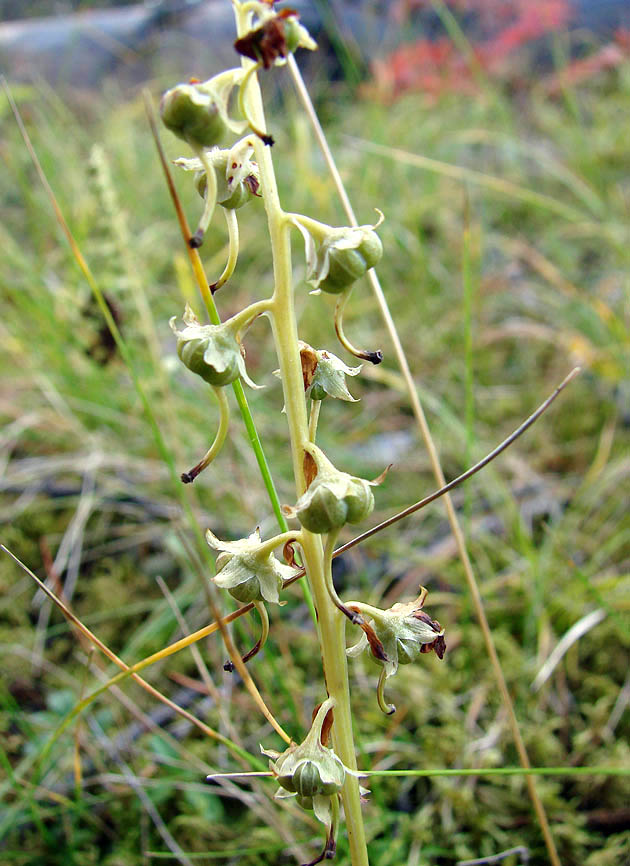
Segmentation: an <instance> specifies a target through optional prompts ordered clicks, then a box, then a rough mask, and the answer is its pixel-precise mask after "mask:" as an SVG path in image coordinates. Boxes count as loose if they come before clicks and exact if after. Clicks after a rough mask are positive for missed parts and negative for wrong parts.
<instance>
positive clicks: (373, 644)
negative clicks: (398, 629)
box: [349, 607, 388, 662]
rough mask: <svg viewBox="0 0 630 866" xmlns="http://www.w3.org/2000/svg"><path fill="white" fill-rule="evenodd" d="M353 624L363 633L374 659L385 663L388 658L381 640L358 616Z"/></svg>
mask: <svg viewBox="0 0 630 866" xmlns="http://www.w3.org/2000/svg"><path fill="white" fill-rule="evenodd" d="M349 610H352V611H356V608H353V607H350V608H349ZM357 613H358V611H357ZM354 624H355V625H358V626H359V628H361V629H362V630H363V631H364V632H365V636H366V638H367V640H368V643H369V645H370V650H371V652H372V655H373V656H374V658H375V659H378V660H379V661H381V662H386V661H387V660H388V658H387V653H386V652H385V647H384V646H383V644H382V642H381V640H380V639H379V638H378V636H377V634H376V632H375V631H374V629H373V628H372V626H371V625H370V624H369V623H368V622H366V621H365V620H364V619H363V617H362V616H360V615H359V617H358V618H357V619H355V621H354Z"/></svg>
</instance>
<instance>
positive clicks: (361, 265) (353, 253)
mask: <svg viewBox="0 0 630 866" xmlns="http://www.w3.org/2000/svg"><path fill="white" fill-rule="evenodd" d="M356 231H359V230H356ZM327 245H328V249H327V250H326V246H327ZM326 254H327V255H328V274H327V275H326V277H324V279H323V280H321V281H320V282H319V283H318V288H320V289H321V290H322V291H323V292H328V293H329V294H332V295H338V294H339V293H340V292H343V291H344V290H345V289H347V288H348V286H351V285H352V283H354V282H356V281H357V280H358V279H359V278H360V277H362V276H363V274H365V272H366V271H367V270H368V269H369V268H373V267H374V265H375V264H376V263H377V262H378V261H379V260H380V258H381V256H382V255H383V245H382V243H381V240H380V238H379V236H378V235H377V234H376V232H375V231H372V230H371V229H364V230H363V231H361V240H360V242H359V243H358V245H357V246H356V247H353V248H348V247H347V246H346V245H345V243H343V244H342V243H339V242H338V241H336V240H333V239H331V240H330V241H324V245H323V247H322V258H323V257H324V256H325V255H326Z"/></svg>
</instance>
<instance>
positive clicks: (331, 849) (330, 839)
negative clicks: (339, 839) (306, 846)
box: [302, 827, 337, 866]
mask: <svg viewBox="0 0 630 866" xmlns="http://www.w3.org/2000/svg"><path fill="white" fill-rule="evenodd" d="M336 851H337V843H336V842H335V838H334V829H333V827H331V828H330V830H329V831H328V835H327V837H326V844H325V846H324V850H323V851H322V853H321V854H320V855H319V857H316V858H315V859H314V860H309V862H308V863H302V866H317V864H318V863H321V862H322V861H323V860H334V857H335V853H336Z"/></svg>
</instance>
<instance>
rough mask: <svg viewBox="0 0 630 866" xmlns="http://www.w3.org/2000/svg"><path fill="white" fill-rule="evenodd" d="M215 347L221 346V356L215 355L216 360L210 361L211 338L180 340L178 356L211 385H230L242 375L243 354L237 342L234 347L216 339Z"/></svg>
mask: <svg viewBox="0 0 630 866" xmlns="http://www.w3.org/2000/svg"><path fill="white" fill-rule="evenodd" d="M214 342H215V345H217V344H218V345H220V344H221V343H223V345H220V349H221V352H220V355H219V353H215V355H216V360H214V361H213V362H209V361H208V347H209V344H210V338H208V337H206V338H204V337H200V338H199V337H195V338H193V339H185V338H181V337H180V338H179V339H178V340H177V354H178V355H179V357H180V358H181V360H182V361H183V362H184V364H185V365H186V366H187V367H188V369H189V370H191V371H192V372H193V373H196V374H197V375H198V376H201V378H202V379H203V380H204V381H206V382H208V383H209V384H210V385H216V386H222V385H230V384H231V383H232V382H235V381H236V380H237V379H238V377H239V376H240V375H241V360H240V359H241V353H240V349H239V347H238V344H237V342H236V340H233V345H229V344H228V342H227V341H226V340H225V339H223V340H221V339H220V338H215V341H214Z"/></svg>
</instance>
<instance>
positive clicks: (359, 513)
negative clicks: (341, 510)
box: [344, 478, 374, 523]
mask: <svg viewBox="0 0 630 866" xmlns="http://www.w3.org/2000/svg"><path fill="white" fill-rule="evenodd" d="M344 502H345V503H346V505H347V507H348V514H347V517H346V520H347V522H348V523H361V521H362V520H365V518H366V517H368V516H369V515H370V514H371V513H372V511H373V510H374V494H373V493H372V491H371V489H370V485H369V483H368V482H367V481H364V480H363V479H362V478H355V479H354V483H353V484H352V487H351V489H350V491H349V492H348V493H347V494H346V496H345V498H344Z"/></svg>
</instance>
